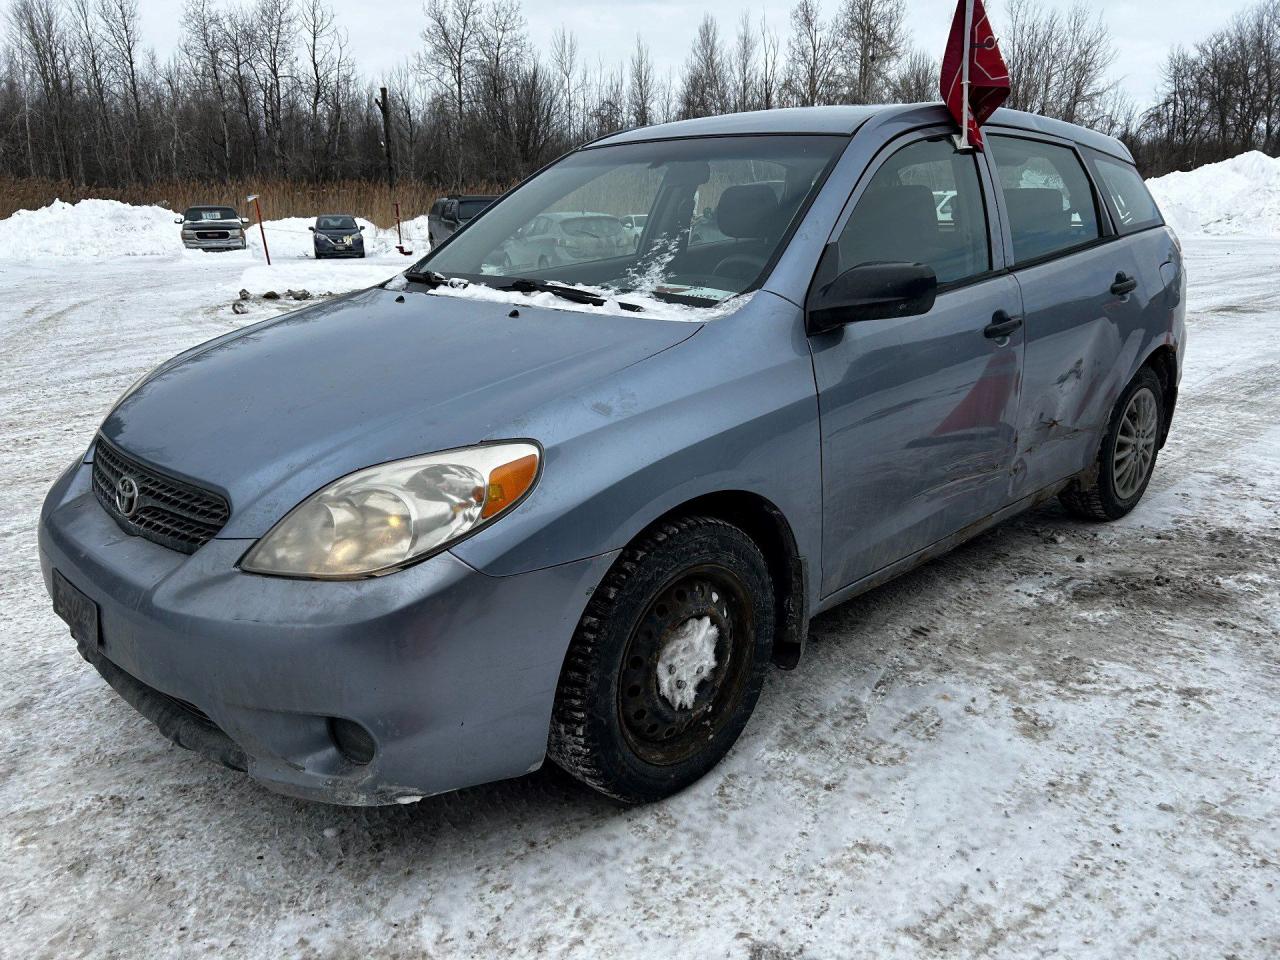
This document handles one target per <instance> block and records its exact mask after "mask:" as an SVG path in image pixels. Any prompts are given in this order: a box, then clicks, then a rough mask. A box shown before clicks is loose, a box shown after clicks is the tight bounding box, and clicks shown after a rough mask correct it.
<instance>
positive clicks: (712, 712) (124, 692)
mask: <svg viewBox="0 0 1280 960" xmlns="http://www.w3.org/2000/svg"><path fill="white" fill-rule="evenodd" d="M954 133H955V127H954V125H953V124H952V122H951V121H950V119H949V117H948V115H947V114H946V112H945V111H944V110H943V109H942V108H941V107H940V106H905V107H830V108H819V109H804V110H777V111H772V112H767V113H754V114H742V115H737V116H726V117H717V118H709V119H702V120H692V121H686V122H682V123H675V124H668V125H665V126H659V127H654V128H650V129H644V130H635V131H629V132H626V133H620V134H617V135H616V136H612V137H608V138H606V139H604V140H601V141H599V142H596V143H593V144H591V145H589V146H588V147H586V148H584V149H581V150H578V151H577V152H575V153H572V154H570V155H568V156H567V157H565V158H563V159H562V160H560V161H559V162H557V163H555V164H553V165H552V166H550V167H548V168H547V169H546V170H544V171H542V172H541V173H539V174H538V175H537V176H535V177H533V178H531V179H530V180H529V181H528V182H526V183H525V184H524V185H522V186H521V187H519V188H518V189H516V190H515V191H513V192H512V193H510V194H508V195H506V196H504V197H503V198H502V199H501V200H499V201H498V202H497V204H496V205H495V206H494V207H493V208H491V209H490V210H489V211H487V212H486V214H485V215H484V217H482V218H480V219H478V220H476V221H475V222H474V223H472V224H471V225H470V226H468V228H467V229H465V230H463V231H460V232H458V233H457V234H455V235H454V236H453V237H451V238H450V239H449V240H447V241H446V242H445V243H443V244H441V245H440V246H439V247H438V248H437V249H435V250H433V251H432V252H431V254H430V255H429V256H427V257H426V258H425V259H423V260H422V261H421V262H419V263H417V264H416V265H415V266H414V267H413V268H412V269H411V270H409V271H407V272H406V273H405V274H403V275H401V276H399V277H396V278H393V279H392V280H390V281H388V282H387V283H385V284H383V285H382V286H379V287H375V288H372V289H368V290H364V291H361V292H358V293H353V294H349V295H347V296H344V297H341V298H338V299H336V300H331V301H328V302H325V303H320V304H316V305H312V306H309V307H306V308H304V309H302V310H299V311H297V312H295V313H292V314H289V315H286V316H283V317H279V318H275V319H272V320H268V321H265V322H263V323H259V324H256V325H253V326H250V327H247V328H245V329H242V330H239V331H237V332H233V333H229V334H227V335H225V336H223V337H220V338H218V339H216V340H213V341H210V342H209V343H206V344H203V345H201V346H198V347H194V348H192V349H191V350H189V351H188V352H186V353H184V354H182V355H180V356H178V357H175V358H174V359H173V360H170V361H169V362H168V363H165V364H164V365H162V366H161V367H160V368H159V369H157V370H156V371H154V372H153V373H151V374H150V375H149V376H147V377H145V378H144V379H143V380H141V381H140V382H139V383H138V384H136V385H135V386H134V387H133V388H131V389H130V390H129V391H128V392H127V393H126V394H125V396H124V397H123V398H121V400H120V401H119V402H118V403H117V405H116V407H115V408H114V409H113V410H112V412H111V413H110V414H109V415H108V417H107V419H106V420H105V422H104V423H103V424H102V427H101V429H100V430H99V431H98V434H97V435H96V436H95V437H94V438H93V439H92V442H91V443H90V445H89V448H88V450H87V451H86V452H85V454H84V456H83V457H81V458H78V459H77V460H76V462H75V463H74V464H72V465H71V466H70V467H68V469H67V470H66V472H65V473H64V474H63V475H62V476H61V477H60V478H59V479H58V480H57V482H56V483H55V484H54V486H53V489H52V490H51V491H50V493H49V496H48V499H47V501H46V503H45V506H44V509H43V511H42V515H41V522H40V557H41V563H42V566H43V569H44V576H45V581H46V584H47V586H48V589H49V591H50V593H51V595H52V597H53V605H54V609H55V610H56V611H57V612H58V613H59V614H60V615H61V616H62V617H63V618H64V619H65V620H66V621H67V622H68V623H69V624H70V625H71V632H72V635H73V636H74V637H75V639H76V642H77V645H78V647H79V650H80V652H81V654H82V655H83V656H84V657H85V659H86V660H88V661H89V663H91V664H92V665H93V666H94V667H95V668H96V669H97V670H98V671H99V672H101V674H102V675H103V676H104V677H105V678H106V679H107V681H108V682H109V683H110V684H111V685H112V686H113V687H114V688H115V689H116V690H117V691H118V692H119V693H120V694H121V696H123V697H124V698H125V699H126V700H128V701H129V702H130V703H131V704H133V705H134V706H135V707H136V708H137V709H138V710H139V711H140V712H142V713H143V714H145V715H146V716H147V717H149V718H150V719H151V720H153V721H154V722H155V723H156V724H157V726H159V728H160V729H161V731H163V732H164V733H165V734H166V735H167V736H169V737H170V738H172V739H173V740H175V741H176V742H177V743H179V744H181V745H182V746H185V747H189V748H191V749H194V750H198V751H200V752H201V753H203V754H205V755H206V756H209V757H211V758H213V759H216V760H219V761H221V762H222V763H224V764H226V765H228V766H230V767H234V768H237V769H240V770H247V771H248V773H249V774H250V775H251V776H253V777H255V778H257V779H258V780H260V781H262V782H263V783H265V784H267V785H269V786H270V787H272V788H273V789H276V790H280V791H283V792H286V793H290V794H294V795H297V796H302V797H311V798H315V799H319V800H325V801H330V802H335V803H346V804H380V803H392V802H407V801H412V800H415V799H417V798H420V797H422V796H425V795H428V794H433V793H438V792H441V791H446V790H453V789H457V788H459V787H465V786H467V785H470V784H477V783H482V782H485V781H491V780H497V779H500V778H504V777H515V776H519V775H521V774H523V773H525V772H527V771H530V770H534V769H536V768H537V767H538V766H539V765H540V764H542V762H543V760H544V758H546V757H550V758H552V759H553V760H554V761H555V762H556V763H558V764H559V765H561V766H562V767H563V768H564V769H565V770H567V771H569V772H570V773H571V774H573V775H574V776H575V777H577V778H579V779H580V780H582V781H583V782H585V783H587V784H589V785H590V786H592V787H594V788H596V789H597V790H600V791H603V792H604V793H606V794H608V795H610V796H613V797H615V798H618V799H620V800H623V801H628V802H641V801H648V800H654V799H656V798H659V797H663V796H666V795H669V794H671V793H673V792H674V791H677V790H679V789H681V788H682V787H684V786H686V785H688V784H690V783H692V782H693V781H695V780H696V779H697V778H699V777H700V776H702V775H703V774H704V773H706V772H707V771H708V770H709V769H710V768H711V767H712V766H713V765H714V764H715V763H716V762H717V761H718V760H719V759H720V758H721V757H723V756H724V755H725V753H726V752H727V751H728V750H729V749H730V748H731V746H732V745H733V743H734V741H735V740H736V739H737V737H738V735H739V734H740V733H741V732H742V730H743V728H744V726H745V725H746V723H747V720H748V717H749V716H750V714H751V712H752V709H753V707H754V706H755V703H756V700H757V697H758V696H759V694H760V689H761V684H762V682H763V679H764V676H765V672H766V670H767V669H768V668H769V665H770V664H771V663H772V664H777V665H779V666H782V667H790V666H794V665H795V664H796V662H797V660H798V658H799V657H800V656H801V653H802V649H803V645H804V639H805V634H806V630H807V625H808V622H809V619H810V617H812V616H813V615H815V614H816V613H819V612H821V611H823V610H826V609H828V608H830V607H832V606H834V605H836V604H839V603H841V602H842V601H845V600H847V599H849V598H850V597H853V596H855V595H857V594H860V593H862V592H864V591H866V590H869V589H871V588H873V587H875V586H877V585H879V584H882V583H884V582H885V581H887V580H889V579H890V578H892V577H894V576H896V575H897V574H899V573H902V572H903V571H905V570H908V569H910V568H912V567H914V566H916V565H917V564H920V563H923V562H924V561H926V560H928V559H930V558H932V557H935V556H937V555H939V554H940V553H942V552H944V551H946V550H948V549H949V548H951V547H953V546H954V545H956V544H958V543H960V542H961V541H963V540H965V539H966V538H969V537H972V536H974V535H975V534H976V533H978V532H979V531H981V530H984V529H986V528H988V527H990V526H992V525H993V524H996V523H999V522H1000V521H1002V520H1004V519H1005V518H1007V517H1010V516H1013V515H1014V514H1016V513H1018V512H1019V511H1022V510H1026V509H1027V508H1029V507H1032V506H1034V505H1036V504H1040V503H1043V502H1045V501H1046V500H1048V499H1050V498H1052V497H1059V498H1060V499H1061V500H1062V502H1063V503H1064V504H1065V505H1066V507H1067V508H1068V509H1069V510H1070V511H1071V512H1073V513H1074V514H1076V515H1078V516H1081V517H1084V518H1087V519H1090V520H1112V519H1115V518H1117V517H1121V516H1124V515H1125V514H1126V513H1128V512H1129V511H1130V510H1132V509H1133V508H1134V507H1135V506H1136V505H1137V504H1138V502H1139V501H1140V500H1141V498H1142V495H1143V492H1144V491H1145V490H1146V487H1147V483H1148V481H1149V479H1150V478H1151V475H1152V471H1153V469H1154V468H1155V464H1156V458H1157V454H1158V452H1159V450H1160V448H1161V446H1162V445H1163V443H1164V441H1165V437H1166V435H1167V433H1168V430H1169V422H1170V419H1171V417H1172V414H1173V410H1174V404H1175V402H1176V400H1177V390H1178V382H1179V375H1180V368H1181V364H1182V350H1183V344H1184V324H1183V319H1184V310H1185V307H1184V291H1185V282H1186V281H1185V276H1184V271H1183V265H1182V256H1181V252H1180V248H1179V245H1178V241H1177V239H1176V238H1175V237H1174V235H1173V233H1172V232H1170V230H1169V229H1168V228H1167V227H1166V226H1165V225H1164V223H1163V221H1162V219H1161V216H1160V212H1159V211H1158V210H1157V208H1156V205H1155V204H1154V203H1153V202H1152V199H1151V197H1150V196H1149V194H1148V193H1147V190H1146V188H1145V187H1144V185H1143V182H1142V179H1141V178H1140V177H1139V175H1138V173H1137V171H1136V170H1135V168H1134V165H1133V161H1132V158H1131V157H1130V155H1129V153H1128V152H1127V151H1126V150H1125V148H1124V147H1123V146H1122V145H1121V144H1120V143H1118V142H1117V141H1115V140H1112V139H1110V138H1108V137H1104V136H1101V135H1099V134H1096V133H1092V132H1090V131H1088V130H1084V129H1081V128H1079V127H1075V126H1070V125H1067V124H1064V123H1059V122H1054V121H1050V120H1045V119H1042V118H1039V117H1035V116H1030V115H1025V114H1019V113H1013V112H1009V111H1002V112H999V113H997V114H996V115H995V117H994V118H993V120H992V121H991V123H990V124H988V126H987V127H986V139H987V149H986V150H985V152H980V153H972V152H960V151H958V150H957V149H956V145H955V141H954V139H953V135H954ZM939 195H948V196H950V198H951V199H950V202H949V203H948V204H947V205H946V212H945V215H944V213H942V212H940V211H941V207H940V204H939V203H938V201H937V197H938V196H939ZM707 207H710V208H711V210H712V212H713V216H714V222H715V226H716V230H715V231H714V232H708V233H707V234H704V235H703V236H704V238H703V239H701V240H699V241H696V242H695V240H694V239H693V229H692V227H693V224H694V222H695V220H694V218H695V216H696V215H701V216H703V217H705V216H706V214H705V209H706V208H707ZM575 210H576V211H584V210H585V211H590V212H591V213H592V214H593V215H596V214H599V215H602V216H612V217H617V218H622V217H627V216H630V217H633V218H634V217H635V216H636V214H637V213H641V214H643V216H644V218H645V219H644V220H643V223H642V229H641V231H640V234H639V236H638V238H637V239H636V242H635V243H634V244H632V245H628V247H627V248H626V249H625V250H624V251H621V252H619V251H618V250H616V249H611V248H610V247H609V246H608V245H603V246H587V245H582V246H579V247H577V248H575V249H577V250H578V251H579V253H578V256H577V257H570V258H568V259H565V260H563V261H557V262H556V263H554V264H552V265H550V266H546V267H542V268H539V267H538V266H537V264H536V263H535V264H534V265H533V266H532V267H531V268H528V269H525V268H521V270H520V272H519V273H516V272H514V271H513V270H509V269H504V268H503V264H502V255H503V252H504V250H506V249H508V247H509V245H510V244H511V242H512V240H513V238H516V237H517V236H518V235H519V233H520V231H521V228H522V227H523V226H524V225H526V224H529V223H531V222H532V221H534V220H535V219H536V218H537V217H539V216H545V215H550V214H553V213H558V212H566V211H575ZM633 222H634V219H633ZM975 586H979V585H975Z"/></svg>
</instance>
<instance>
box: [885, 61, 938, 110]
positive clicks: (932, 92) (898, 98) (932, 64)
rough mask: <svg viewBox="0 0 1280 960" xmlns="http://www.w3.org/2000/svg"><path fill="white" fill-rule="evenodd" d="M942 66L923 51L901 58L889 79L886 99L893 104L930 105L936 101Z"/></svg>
mask: <svg viewBox="0 0 1280 960" xmlns="http://www.w3.org/2000/svg"><path fill="white" fill-rule="evenodd" d="M941 72H942V66H941V64H939V63H938V61H937V60H935V59H934V58H933V57H931V56H929V54H927V53H925V52H924V51H923V50H913V51H912V52H911V53H909V54H907V55H906V56H905V57H903V58H902V59H901V60H900V61H899V63H898V68H897V70H895V71H894V74H893V76H892V77H891V78H890V80H889V83H888V87H887V88H886V89H887V98H888V99H889V100H890V101H891V102H893V103H931V102H933V101H935V100H937V99H938V94H939V90H938V83H939V77H940V75H941Z"/></svg>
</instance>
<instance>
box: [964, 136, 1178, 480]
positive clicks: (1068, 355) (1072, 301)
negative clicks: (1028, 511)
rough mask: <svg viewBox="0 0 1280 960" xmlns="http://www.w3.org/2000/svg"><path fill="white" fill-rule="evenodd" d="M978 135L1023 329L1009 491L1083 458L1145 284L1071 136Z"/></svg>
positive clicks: (1125, 358)
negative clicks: (996, 196)
mask: <svg viewBox="0 0 1280 960" xmlns="http://www.w3.org/2000/svg"><path fill="white" fill-rule="evenodd" d="M985 139H986V142H987V145H988V149H987V151H986V157H987V162H988V163H989V164H990V165H991V169H992V176H993V178H994V179H995V181H996V182H997V183H998V184H999V190H1000V197H1001V209H1002V214H1003V221H1004V225H1005V231H1004V232H1005V237H1004V243H1005V245H1006V254H1007V256H1008V257H1009V259H1010V262H1011V263H1012V265H1013V275H1014V276H1015V277H1016V278H1017V281H1018V285H1019V288H1020V290H1021V294H1022V305H1023V308H1022V309H1023V318H1024V331H1025V337H1026V348H1025V361H1024V365H1025V370H1024V376H1023V387H1022V401H1021V405H1020V412H1019V417H1018V451H1017V456H1016V459H1015V462H1014V464H1013V474H1012V482H1013V486H1012V493H1013V497H1014V498H1015V499H1018V498H1020V497H1022V496H1026V495H1029V494H1033V493H1035V492H1037V491H1039V490H1041V489H1043V488H1044V487H1047V486H1050V485H1052V484H1055V483H1057V482H1058V481H1060V480H1064V479H1066V478H1068V477H1070V476H1072V475H1074V474H1076V473H1078V472H1080V471H1081V470H1083V469H1085V468H1086V467H1087V466H1088V465H1089V464H1090V463H1091V462H1092V459H1093V457H1094V455H1095V453H1096V452H1097V447H1098V442H1099V439H1100V437H1101V434H1102V432H1103V431H1104V430H1105V428H1106V424H1107V420H1108V418H1109V416H1110V412H1111V406H1112V404H1113V403H1114V401H1115V397H1116V396H1117V395H1118V393H1119V391H1120V390H1121V389H1122V388H1123V386H1124V384H1123V382H1122V380H1123V378H1124V377H1125V376H1126V375H1127V371H1128V370H1129V369H1130V367H1131V361H1132V359H1133V357H1132V354H1133V352H1134V351H1135V350H1136V349H1137V348H1138V346H1139V344H1138V342H1137V341H1135V340H1133V338H1132V337H1131V334H1132V333H1133V331H1135V330H1136V329H1138V328H1139V327H1140V326H1141V323H1142V319H1143V311H1144V310H1145V308H1146V306H1147V302H1148V297H1149V292H1150V291H1151V290H1153V289H1155V286H1153V285H1151V284H1150V283H1149V282H1148V281H1149V280H1150V278H1149V277H1147V276H1146V275H1145V271H1144V270H1143V268H1142V267H1141V265H1140V264H1139V262H1138V258H1137V257H1136V256H1135V255H1134V253H1133V250H1132V248H1131V247H1130V246H1129V245H1127V244H1125V243H1123V242H1117V235H1116V231H1115V228H1114V226H1113V225H1112V223H1111V219H1110V217H1109V215H1108V213H1107V211H1106V209H1105V207H1104V206H1103V204H1102V202H1101V197H1100V196H1099V195H1098V192H1097V190H1096V189H1095V187H1094V184H1093V181H1092V179H1091V178H1090V175H1089V173H1088V172H1087V170H1086V167H1085V163H1084V158H1083V155H1082V153H1081V151H1080V150H1079V148H1078V147H1076V146H1075V145H1074V144H1072V143H1070V142H1069V141H1065V140H1059V139H1057V138H1051V137H1047V136H1042V135H1040V134H1035V135H1032V134H1023V133H1021V132H1019V133H1017V134H1016V135H1015V134H1013V133H1008V134H1006V133H999V134H997V133H995V132H994V131H993V132H991V133H989V134H988V135H987V136H986V138H985ZM1155 269H1156V271H1157V273H1158V270H1159V265H1158V264H1157V265H1156V267H1155ZM1135 280H1136V281H1138V282H1137V285H1136V287H1132V281H1135ZM1157 280H1158V276H1157Z"/></svg>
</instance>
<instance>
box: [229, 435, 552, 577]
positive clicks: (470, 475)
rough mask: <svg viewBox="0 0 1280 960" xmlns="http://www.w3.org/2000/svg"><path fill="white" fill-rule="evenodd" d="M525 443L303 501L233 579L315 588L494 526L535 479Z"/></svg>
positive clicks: (477, 451) (476, 450)
mask: <svg viewBox="0 0 1280 960" xmlns="http://www.w3.org/2000/svg"><path fill="white" fill-rule="evenodd" d="M540 457H541V454H540V452H539V450H538V448H537V447H536V446H535V445H534V444H532V443H494V444H486V445H484V446H479V447H468V448H465V449H462V450H450V451H447V452H445V453H433V454H428V455H426V456H422V457H411V458H410V459H408V460H397V461H394V462H392V463H384V464H381V465H379V466H376V467H369V468H368V469H366V470H359V471H357V472H355V473H352V474H349V475H348V476H345V477H343V478H342V479H341V480H337V481H335V482H333V483H331V484H329V486H327V487H325V488H324V489H323V490H320V491H319V492H317V493H314V494H312V495H311V496H310V497H308V498H307V499H306V500H304V501H302V503H300V504H298V506H296V507H294V508H293V510H291V511H290V512H289V514H288V515H287V516H286V517H285V518H284V519H283V520H281V521H280V522H279V523H277V524H276V525H275V526H274V527H272V528H271V530H270V531H268V533H267V535H266V536H265V537H263V538H262V539H261V540H259V541H258V542H257V543H256V544H254V546H253V548H252V549H251V550H250V551H249V552H248V553H247V554H245V556H244V559H243V560H242V561H241V562H240V566H241V569H244V570H247V571H249V572H251V573H267V574H276V575H279V576H289V577H309V578H313V579H320V580H345V579H352V578H356V577H369V576H378V575H380V574H385V573H391V572H393V571H395V570H398V569H400V568H401V567H403V566H404V565H405V564H407V563H410V562H412V561H414V560H421V559H423V558H424V557H426V556H428V555H429V554H431V553H434V552H436V551H439V550H442V549H444V548H445V547H447V546H448V545H449V544H451V543H454V542H456V541H457V540H459V539H461V538H462V537H465V536H467V535H468V534H470V533H473V532H474V531H476V530H478V529H480V528H481V527H483V526H485V525H486V524H489V523H491V522H492V521H494V520H496V519H497V518H498V517H499V516H501V515H502V514H503V513H505V512H506V511H507V510H510V509H511V508H512V507H513V506H515V505H516V504H517V503H518V502H519V501H520V500H521V499H522V498H523V497H524V495H525V494H527V493H528V492H529V491H530V490H531V489H532V488H533V484H534V481H535V480H536V479H537V477H538V466H539V461H540Z"/></svg>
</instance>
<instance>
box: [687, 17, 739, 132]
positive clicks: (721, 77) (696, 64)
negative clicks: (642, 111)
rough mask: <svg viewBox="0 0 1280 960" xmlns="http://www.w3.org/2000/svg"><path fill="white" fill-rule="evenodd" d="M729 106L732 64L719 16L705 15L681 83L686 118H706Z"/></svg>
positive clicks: (725, 109)
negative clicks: (727, 54) (723, 37)
mask: <svg viewBox="0 0 1280 960" xmlns="http://www.w3.org/2000/svg"><path fill="white" fill-rule="evenodd" d="M728 109H729V65H728V61H727V60H726V58H725V55H724V50H723V48H722V47H721V44H720V27H719V26H718V25H717V24H716V20H715V17H713V16H711V14H709V13H708V14H705V15H704V16H703V18H702V22H701V23H699V24H698V32H697V35H696V36H695V37H694V40H693V47H692V49H690V51H689V59H688V61H686V64H685V70H684V80H683V82H682V84H681V86H680V106H679V112H680V116H681V117H682V118H689V117H705V116H709V115H711V114H715V113H724V112H726V111H727V110H728Z"/></svg>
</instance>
